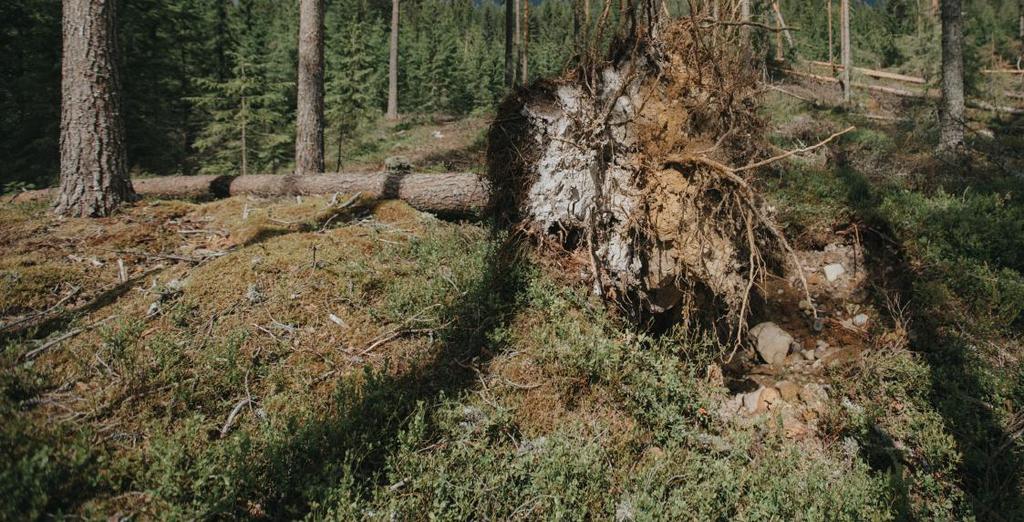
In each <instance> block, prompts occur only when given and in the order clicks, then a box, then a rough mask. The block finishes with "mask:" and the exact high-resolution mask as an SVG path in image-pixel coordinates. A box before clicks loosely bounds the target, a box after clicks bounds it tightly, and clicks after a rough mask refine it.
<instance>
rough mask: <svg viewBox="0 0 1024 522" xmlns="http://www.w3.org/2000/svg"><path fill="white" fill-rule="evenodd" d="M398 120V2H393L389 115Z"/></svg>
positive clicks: (390, 117) (389, 71)
mask: <svg viewBox="0 0 1024 522" xmlns="http://www.w3.org/2000/svg"><path fill="white" fill-rule="evenodd" d="M387 118H388V119H389V120H392V121H394V120H397V119H398V0H391V49H390V53H389V56H388V114H387Z"/></svg>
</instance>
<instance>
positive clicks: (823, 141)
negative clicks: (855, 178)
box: [733, 125, 856, 174]
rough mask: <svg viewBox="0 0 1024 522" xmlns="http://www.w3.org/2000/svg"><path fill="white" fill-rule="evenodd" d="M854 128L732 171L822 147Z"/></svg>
mask: <svg viewBox="0 0 1024 522" xmlns="http://www.w3.org/2000/svg"><path fill="white" fill-rule="evenodd" d="M854 129H856V127H854V126H852V125H851V126H849V127H847V128H845V129H843V130H841V131H839V132H836V133H834V134H832V135H831V136H829V137H828V138H825V139H824V140H822V141H820V142H818V143H816V144H814V145H811V146H810V147H804V148H802V149H794V150H788V151H786V152H784V153H782V154H779V155H778V156H772V157H770V158H768V159H766V160H761V161H757V162H754V163H750V164H748V165H744V166H742V167H737V168H735V169H733V173H734V174H735V173H737V172H743V171H745V170H751V169H756V168H760V167H764V166H765V165H769V164H772V163H775V162H776V161H780V160H783V159H786V158H788V157H790V156H793V155H794V154H803V153H806V152H811V151H812V150H815V149H818V148H821V147H824V146H825V145H827V144H828V143H829V142H831V141H832V140H834V139H836V138H838V137H840V136H842V135H843V134H846V133H848V132H850V131H852V130H854Z"/></svg>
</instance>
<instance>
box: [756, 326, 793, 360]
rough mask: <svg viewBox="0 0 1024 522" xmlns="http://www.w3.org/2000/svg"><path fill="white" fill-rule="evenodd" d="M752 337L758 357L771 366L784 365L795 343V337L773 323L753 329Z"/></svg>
mask: <svg viewBox="0 0 1024 522" xmlns="http://www.w3.org/2000/svg"><path fill="white" fill-rule="evenodd" d="M750 336H751V338H752V339H753V340H754V346H755V348H756V349H757V353H758V355H760V356H761V359H763V360H764V362H766V363H768V364H771V365H779V364H782V363H783V362H784V361H785V360H786V355H787V354H789V346H790V344H792V343H793V336H791V335H789V334H788V333H787V332H786V331H785V330H783V329H782V328H779V325H777V324H775V323H772V322H764V323H761V324H758V325H757V326H755V327H753V328H751V329H750Z"/></svg>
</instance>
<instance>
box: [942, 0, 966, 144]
mask: <svg viewBox="0 0 1024 522" xmlns="http://www.w3.org/2000/svg"><path fill="white" fill-rule="evenodd" d="M941 18H942V101H941V102H940V107H939V131H940V137H939V147H940V148H941V149H943V150H954V149H956V148H959V147H961V146H962V145H963V143H964V52H963V14H962V13H961V10H960V0H942V4H941Z"/></svg>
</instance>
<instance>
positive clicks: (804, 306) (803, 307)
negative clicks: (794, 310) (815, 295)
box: [797, 299, 811, 310]
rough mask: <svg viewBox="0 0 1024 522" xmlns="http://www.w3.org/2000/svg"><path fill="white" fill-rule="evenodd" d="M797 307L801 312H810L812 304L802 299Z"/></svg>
mask: <svg viewBox="0 0 1024 522" xmlns="http://www.w3.org/2000/svg"><path fill="white" fill-rule="evenodd" d="M797 306H799V307H800V309H801V310H810V309H811V302H810V301H808V300H806V299H801V300H800V302H799V303H798V304H797Z"/></svg>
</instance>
